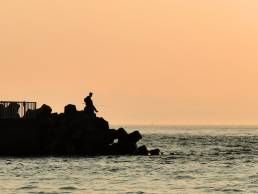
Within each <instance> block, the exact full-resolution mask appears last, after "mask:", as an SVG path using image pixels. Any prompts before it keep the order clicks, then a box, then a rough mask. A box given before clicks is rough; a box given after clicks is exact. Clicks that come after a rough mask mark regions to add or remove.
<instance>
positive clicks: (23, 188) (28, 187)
mask: <svg viewBox="0 0 258 194" xmlns="http://www.w3.org/2000/svg"><path fill="white" fill-rule="evenodd" d="M37 188H38V187H37V186H32V185H28V186H24V187H20V188H18V189H17V190H26V189H37Z"/></svg>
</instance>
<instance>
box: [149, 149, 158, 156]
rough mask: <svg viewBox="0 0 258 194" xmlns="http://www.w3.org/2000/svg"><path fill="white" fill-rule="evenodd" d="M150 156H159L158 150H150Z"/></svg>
mask: <svg viewBox="0 0 258 194" xmlns="http://www.w3.org/2000/svg"><path fill="white" fill-rule="evenodd" d="M150 155H152V156H154V155H160V150H159V149H154V150H150Z"/></svg>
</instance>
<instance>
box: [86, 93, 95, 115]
mask: <svg viewBox="0 0 258 194" xmlns="http://www.w3.org/2000/svg"><path fill="white" fill-rule="evenodd" d="M92 95H93V93H92V92H90V93H89V95H88V96H87V97H86V98H84V102H85V105H86V107H85V108H84V111H85V112H86V113H87V114H88V115H90V116H96V114H95V112H98V110H97V109H96V108H95V106H94V105H93V102H92V100H91V97H92Z"/></svg>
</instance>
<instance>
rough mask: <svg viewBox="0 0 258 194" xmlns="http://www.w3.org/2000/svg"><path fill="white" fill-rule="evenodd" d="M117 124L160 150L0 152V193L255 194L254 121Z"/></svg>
mask: <svg viewBox="0 0 258 194" xmlns="http://www.w3.org/2000/svg"><path fill="white" fill-rule="evenodd" d="M112 127H114V128H118V127H120V126H112ZM121 127H124V128H125V129H126V130H127V131H129V132H130V131H134V130H139V131H140V132H141V133H142V135H143V139H142V140H140V142H139V143H138V145H146V146H147V147H148V148H149V149H154V148H159V149H160V150H161V152H162V155H159V156H95V157H93V156H85V157H44V158H11V157H4V158H3V157H2V158H0V193H1V194H5V193H13V194H20V193H37V194H39V193H40V194H45V193H48V194H56V193H58V194H59V193H75V194H84V193H89V194H91V193H93V194H124V193H126V194H134V193H136V194H144V193H148V194H156V193H160V194H173V193H175V194H177V193H178V194H179V193H180V194H181V193H182V194H188V193H190V194H196V193H245V194H246V193H252V194H253V193H258V126H182V125H181V126H155V125H151V126H132V125H131V126H121Z"/></svg>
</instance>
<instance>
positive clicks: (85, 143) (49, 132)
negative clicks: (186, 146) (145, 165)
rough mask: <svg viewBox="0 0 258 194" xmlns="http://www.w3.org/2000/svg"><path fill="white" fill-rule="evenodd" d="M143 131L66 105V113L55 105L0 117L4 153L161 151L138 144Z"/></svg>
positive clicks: (1, 145) (109, 153) (98, 153)
mask: <svg viewBox="0 0 258 194" xmlns="http://www.w3.org/2000/svg"><path fill="white" fill-rule="evenodd" d="M141 138H142V135H141V134H140V132H139V131H134V132H132V133H127V132H126V130H125V129H123V128H119V129H110V128H109V124H108V122H107V121H105V120H104V119H103V118H99V117H95V116H90V115H88V114H87V113H86V112H85V111H77V110H76V107H75V105H72V104H69V105H67V106H65V108H64V113H60V114H57V113H52V109H51V107H49V106H48V105H42V106H41V108H39V109H37V110H34V111H30V110H29V111H28V112H27V113H26V115H25V116H24V117H23V118H19V119H2V120H0V155H2V156H3V155H5V156H47V155H52V156H62V155H70V156H76V155H78V156H86V155H159V154H160V151H159V149H155V150H150V151H149V150H148V149H147V148H146V146H144V145H143V146H140V147H138V146H137V142H138V141H139V140H140V139H141Z"/></svg>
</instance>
